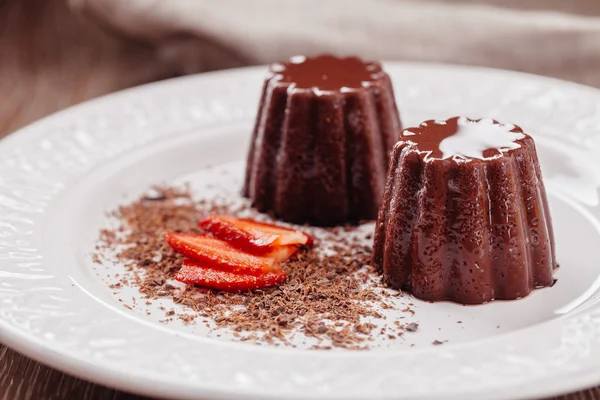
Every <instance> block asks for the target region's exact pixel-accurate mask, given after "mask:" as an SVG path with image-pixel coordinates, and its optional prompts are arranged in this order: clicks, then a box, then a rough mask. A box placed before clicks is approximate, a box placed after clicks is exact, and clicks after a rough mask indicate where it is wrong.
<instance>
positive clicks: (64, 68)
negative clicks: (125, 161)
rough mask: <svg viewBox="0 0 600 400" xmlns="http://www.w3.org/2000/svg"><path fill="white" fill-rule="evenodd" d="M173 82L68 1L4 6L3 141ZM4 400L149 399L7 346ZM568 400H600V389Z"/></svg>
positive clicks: (13, 1) (144, 48)
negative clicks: (60, 116)
mask: <svg viewBox="0 0 600 400" xmlns="http://www.w3.org/2000/svg"><path fill="white" fill-rule="evenodd" d="M593 1H594V2H595V1H597V0H593ZM555 2H556V1H555ZM594 4H595V3H594ZM32 8H35V9H36V12H31V9H32ZM172 75H174V70H173V69H172V67H171V66H169V65H167V64H164V63H161V62H160V61H157V59H156V57H155V54H154V51H153V49H152V48H151V46H149V45H147V44H144V43H136V42H133V41H128V40H125V39H123V38H121V37H116V36H111V35H110V34H109V33H106V31H105V30H102V29H99V27H95V26H93V25H91V24H90V23H89V21H84V20H81V19H80V18H78V17H77V16H75V15H73V14H72V13H71V12H70V11H69V10H68V9H67V7H66V6H65V4H64V3H63V1H60V0H54V1H47V0H41V1H38V0H0V94H1V95H0V138H1V137H2V136H4V135H6V134H8V133H10V132H12V131H14V130H15V129H17V128H18V127H21V126H23V125H25V124H27V123H29V122H31V121H33V120H36V119H38V118H40V117H42V116H45V115H47V114H50V113H52V112H54V111H57V110H60V109H62V108H65V107H67V106H70V105H73V104H76V103H79V102H81V101H83V100H86V99H89V98H92V97H96V96H99V95H102V94H105V93H109V92H113V91H115V90H119V89H123V88H126V87H130V86H134V85H137V84H141V83H145V82H150V81H154V80H159V79H163V78H166V77H169V76H172ZM0 340H1V338H0ZM0 399H2V400H34V399H35V400H38V399H41V400H45V399H57V400H58V399H90V400H109V399H111V400H125V399H127V400H134V399H142V397H139V396H136V395H132V394H128V393H124V392H121V391H118V390H115V389H111V388H106V387H102V386H99V385H95V384H91V383H89V382H86V381H83V380H80V379H77V378H74V377H72V376H69V375H66V374H63V373H61V372H59V371H57V370H54V369H52V368H49V367H46V366H44V365H42V364H40V363H37V362H35V361H33V360H31V359H28V358H27V357H24V356H22V355H20V354H18V353H16V352H14V351H12V350H10V349H8V348H7V347H5V346H3V345H2V344H0ZM560 399H569V400H575V399H581V400H584V399H586V400H600V389H599V388H595V389H591V390H587V391H583V392H580V393H577V394H572V395H568V396H563V397H560Z"/></svg>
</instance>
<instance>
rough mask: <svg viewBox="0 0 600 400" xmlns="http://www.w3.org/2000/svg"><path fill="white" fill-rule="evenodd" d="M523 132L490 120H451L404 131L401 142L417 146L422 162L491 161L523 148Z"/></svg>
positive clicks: (437, 121)
mask: <svg viewBox="0 0 600 400" xmlns="http://www.w3.org/2000/svg"><path fill="white" fill-rule="evenodd" d="M524 138H525V134H524V133H523V130H522V129H521V128H519V127H518V126H516V125H512V124H501V123H499V122H498V121H495V120H493V119H491V118H484V119H479V120H472V119H469V118H466V117H454V118H450V119H448V120H446V121H443V120H442V121H440V120H430V121H425V122H423V123H422V124H421V125H420V126H419V127H417V128H410V129H406V130H404V131H403V132H402V133H401V134H400V140H401V141H405V142H411V143H414V144H416V147H417V149H418V151H419V152H420V153H422V154H424V155H425V160H433V159H445V158H451V157H458V158H464V159H469V158H480V159H487V158H494V157H499V156H500V157H501V156H502V154H503V153H506V152H508V151H510V150H514V149H518V148H520V147H521V146H522V143H521V142H520V140H522V139H524Z"/></svg>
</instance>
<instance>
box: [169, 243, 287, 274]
mask: <svg viewBox="0 0 600 400" xmlns="http://www.w3.org/2000/svg"><path fill="white" fill-rule="evenodd" d="M166 239H167V243H169V245H170V246H171V247H172V248H173V249H174V250H175V251H176V252H178V253H180V254H183V255H184V256H186V257H188V258H191V259H192V260H196V261H199V262H203V263H205V264H209V265H212V266H213V267H215V268H219V269H222V270H226V271H230V272H237V273H243V274H250V275H261V274H264V273H267V272H271V271H280V268H279V266H278V265H277V261H276V260H275V259H274V258H272V257H260V256H255V255H252V254H248V253H245V252H244V251H242V250H240V249H237V248H235V247H233V246H231V245H230V244H228V243H226V242H223V241H221V240H219V239H215V238H213V237H210V236H208V235H192V234H188V233H174V232H169V233H167V234H166Z"/></svg>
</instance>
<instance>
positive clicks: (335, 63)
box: [271, 55, 384, 91]
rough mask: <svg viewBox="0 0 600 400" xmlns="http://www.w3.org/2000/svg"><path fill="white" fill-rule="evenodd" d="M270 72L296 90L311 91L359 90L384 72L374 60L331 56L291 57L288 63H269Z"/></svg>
mask: <svg viewBox="0 0 600 400" xmlns="http://www.w3.org/2000/svg"><path fill="white" fill-rule="evenodd" d="M271 72H272V73H274V74H275V78H276V79H277V80H278V81H280V82H290V84H291V86H293V87H294V88H296V89H312V90H315V91H337V90H342V91H344V90H351V89H360V88H362V87H365V86H369V83H371V82H374V81H376V80H378V79H380V78H381V77H382V75H383V74H384V72H383V71H382V69H381V65H380V64H379V63H378V62H372V61H366V62H365V61H362V60H361V59H359V58H357V57H346V58H338V57H335V56H332V55H321V56H318V57H314V58H309V57H305V56H296V57H292V58H291V59H290V61H289V62H286V63H275V64H272V65H271Z"/></svg>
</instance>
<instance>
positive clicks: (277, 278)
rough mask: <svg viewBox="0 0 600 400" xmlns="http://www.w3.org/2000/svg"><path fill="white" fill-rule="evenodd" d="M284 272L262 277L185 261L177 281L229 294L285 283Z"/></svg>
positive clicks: (267, 274)
mask: <svg viewBox="0 0 600 400" xmlns="http://www.w3.org/2000/svg"><path fill="white" fill-rule="evenodd" d="M286 278H287V277H286V275H285V273H283V272H267V273H265V274H263V275H260V276H255V275H245V274H236V273H234V272H229V271H223V270H220V269H216V268H211V267H210V266H208V265H207V264H204V263H201V262H197V261H193V260H185V261H184V262H183V266H182V267H181V269H180V270H179V272H177V274H176V275H175V279H177V280H178V281H179V282H183V283H186V284H195V285H200V286H204V287H207V288H211V289H217V290H224V291H227V292H241V291H246V290H256V289H263V288H267V287H271V286H276V285H279V284H280V283H282V282H283V281H285V279H286Z"/></svg>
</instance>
